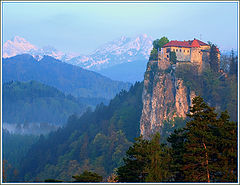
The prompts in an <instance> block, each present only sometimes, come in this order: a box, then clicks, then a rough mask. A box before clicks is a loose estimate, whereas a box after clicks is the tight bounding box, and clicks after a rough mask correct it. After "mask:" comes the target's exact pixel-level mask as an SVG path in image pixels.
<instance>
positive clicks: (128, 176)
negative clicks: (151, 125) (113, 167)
mask: <svg viewBox="0 0 240 185" xmlns="http://www.w3.org/2000/svg"><path fill="white" fill-rule="evenodd" d="M169 156H170V155H169V153H168V148H167V147H166V146H165V145H164V144H160V135H159V133H157V134H156V135H154V136H153V137H152V139H151V140H150V141H149V140H144V139H143V138H142V137H139V138H137V139H136V142H135V143H134V144H133V146H131V147H130V148H129V150H128V151H127V152H126V157H125V158H124V159H123V160H124V165H123V166H121V167H119V168H118V169H117V174H118V181H119V182H164V181H167V179H168V178H169V175H170V174H169V160H170V158H169ZM160 166H161V167H160Z"/></svg>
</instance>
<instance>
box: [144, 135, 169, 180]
mask: <svg viewBox="0 0 240 185" xmlns="http://www.w3.org/2000/svg"><path fill="white" fill-rule="evenodd" d="M147 150H148V151H149V161H150V163H148V164H147V166H146V171H147V174H148V175H147V177H146V182H167V181H169V179H170V175H171V174H170V171H169V169H170V160H171V158H170V153H169V148H168V147H167V146H166V145H164V144H161V143H160V134H159V133H156V134H155V135H154V136H153V137H152V139H151V141H150V143H149V146H148V149H147Z"/></svg>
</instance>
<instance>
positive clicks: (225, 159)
mask: <svg viewBox="0 0 240 185" xmlns="http://www.w3.org/2000/svg"><path fill="white" fill-rule="evenodd" d="M229 119H230V117H229V114H228V112H227V111H225V112H222V113H221V115H220V118H219V119H218V122H217V125H216V128H217V129H216V130H217V131H215V135H216V137H217V139H218V142H217V145H215V147H216V148H217V151H218V156H217V165H216V170H215V171H216V172H217V173H216V174H215V178H216V181H218V182H237V123H236V122H233V121H230V120H229Z"/></svg>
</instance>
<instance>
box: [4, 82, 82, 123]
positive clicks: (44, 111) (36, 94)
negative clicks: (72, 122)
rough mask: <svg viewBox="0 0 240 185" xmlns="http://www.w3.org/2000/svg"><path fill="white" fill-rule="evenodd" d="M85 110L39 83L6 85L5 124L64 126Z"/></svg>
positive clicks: (69, 98) (67, 97)
mask: <svg viewBox="0 0 240 185" xmlns="http://www.w3.org/2000/svg"><path fill="white" fill-rule="evenodd" d="M85 109H86V106H85V105H83V104H81V103H80V102H79V101H78V100H77V99H76V98H74V97H73V96H71V95H68V96H65V95H64V94H63V93H62V92H60V91H59V90H57V89H56V88H54V87H50V86H47V85H44V84H42V83H40V82H37V81H30V82H8V83H5V84H3V121H4V122H7V123H25V124H27V123H32V122H35V123H36V122H37V123H39V122H45V123H54V124H57V125H61V124H63V123H66V121H67V118H68V117H69V116H70V115H71V114H74V113H75V114H78V115H81V114H82V113H83V112H84V111H85Z"/></svg>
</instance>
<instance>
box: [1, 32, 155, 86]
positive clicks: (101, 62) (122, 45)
mask: <svg viewBox="0 0 240 185" xmlns="http://www.w3.org/2000/svg"><path fill="white" fill-rule="evenodd" d="M152 41H153V39H152V38H151V37H148V36H147V35H146V34H143V35H140V36H137V37H135V38H128V37H121V38H120V39H117V40H114V41H111V42H108V43H106V44H104V45H103V46H102V47H100V48H98V49H97V50H95V51H94V52H93V53H92V54H90V55H80V56H76V55H73V54H66V53H64V52H62V51H58V50H57V49H55V48H54V47H50V46H47V47H43V48H38V47H37V46H35V45H33V44H31V43H29V42H28V41H26V39H24V38H21V37H19V36H16V37H14V38H13V39H12V40H8V41H7V42H6V43H5V44H4V45H3V57H4V58H7V57H12V56H15V55H18V54H24V53H27V54H30V55H32V56H33V57H34V58H35V59H36V60H41V59H42V58H43V57H44V55H48V56H52V57H54V58H55V59H59V60H61V61H63V62H66V63H69V64H72V65H76V66H80V67H82V68H84V69H89V70H92V71H96V72H99V73H100V74H103V75H106V76H108V77H110V78H112V79H114V80H123V81H129V82H135V81H137V80H138V81H141V80H143V74H144V71H145V66H146V63H147V61H148V58H149V54H150V52H151V49H152ZM130 63H132V64H131V65H129V64H130ZM123 64H124V65H123ZM118 65H121V66H119V67H120V68H121V69H120V70H119V68H118V67H117V66H118ZM123 66H124V67H123ZM136 66H137V67H136ZM139 66H141V67H139ZM135 67H136V68H135ZM122 68H123V70H122ZM115 69H117V70H115ZM125 69H127V71H126V70H125ZM123 76H124V78H123ZM128 76H129V77H128Z"/></svg>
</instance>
